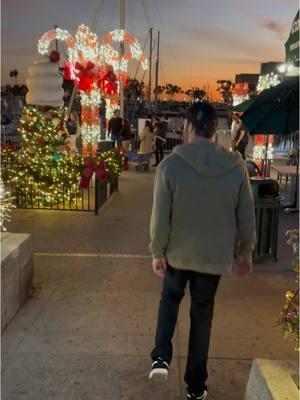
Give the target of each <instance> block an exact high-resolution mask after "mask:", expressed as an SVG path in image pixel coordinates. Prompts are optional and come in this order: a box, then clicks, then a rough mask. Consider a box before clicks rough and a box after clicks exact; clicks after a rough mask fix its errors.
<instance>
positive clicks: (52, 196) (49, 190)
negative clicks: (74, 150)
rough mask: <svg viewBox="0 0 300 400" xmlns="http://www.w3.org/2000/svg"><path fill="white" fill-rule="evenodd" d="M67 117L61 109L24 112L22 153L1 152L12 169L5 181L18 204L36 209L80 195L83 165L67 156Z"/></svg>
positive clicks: (77, 157) (21, 122)
mask: <svg viewBox="0 0 300 400" xmlns="http://www.w3.org/2000/svg"><path fill="white" fill-rule="evenodd" d="M64 116H65V110H64V109H62V108H54V107H48V108H43V109H42V108H41V107H35V106H27V107H25V108H24V109H23V112H22V115H21V119H20V126H19V132H20V134H21V135H22V137H23V146H22V149H21V150H20V151H18V152H16V151H9V150H5V151H3V152H2V160H3V163H4V165H5V166H8V167H9V168H7V170H6V174H7V177H6V179H7V180H8V181H9V182H10V183H11V184H12V185H13V187H14V194H15V197H16V199H17V201H18V203H20V202H21V203H24V204H26V203H27V202H29V201H31V202H32V204H33V206H36V207H39V206H40V205H42V206H44V207H47V206H50V205H51V204H61V203H62V202H64V201H69V202H70V201H72V200H73V199H74V197H75V196H76V195H77V193H78V183H79V178H80V173H81V171H82V168H83V161H82V159H81V157H79V156H78V155H71V154H69V153H68V146H67V144H66V142H65V140H66V138H67V136H68V134H67V132H66V131H65V128H64V122H65V121H64Z"/></svg>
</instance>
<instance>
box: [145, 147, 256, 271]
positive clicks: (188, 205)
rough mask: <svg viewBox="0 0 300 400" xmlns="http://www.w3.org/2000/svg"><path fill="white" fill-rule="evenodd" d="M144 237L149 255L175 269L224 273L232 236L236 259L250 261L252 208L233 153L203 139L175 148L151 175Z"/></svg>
mask: <svg viewBox="0 0 300 400" xmlns="http://www.w3.org/2000/svg"><path fill="white" fill-rule="evenodd" d="M150 236H151V243H150V251H151V253H152V256H153V257H154V258H160V257H162V256H165V257H166V259H167V261H168V263H169V265H171V266H172V267H174V268H178V269H187V270H193V271H198V272H203V273H211V274H223V273H225V272H228V271H230V270H231V266H232V261H233V253H234V247H235V243H237V242H236V239H237V237H238V239H239V240H238V248H237V253H238V255H244V256H249V257H251V253H252V250H253V247H254V243H255V215H254V204H253V198H252V192H251V188H250V183H249V178H248V174H247V169H246V165H245V163H244V161H243V160H242V159H241V156H240V155H239V153H230V152H228V151H227V150H224V149H221V148H220V147H218V146H217V145H215V143H213V142H211V141H208V140H206V139H204V140H203V141H202V142H201V143H199V144H184V145H180V146H177V147H175V149H174V150H173V153H172V154H171V155H170V156H168V157H166V158H165V159H164V160H163V161H162V162H161V164H160V165H159V166H158V168H157V171H156V177H155V184H154V200H153V209H152V216H151V223H150Z"/></svg>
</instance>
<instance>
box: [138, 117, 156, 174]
mask: <svg viewBox="0 0 300 400" xmlns="http://www.w3.org/2000/svg"><path fill="white" fill-rule="evenodd" d="M139 138H140V148H139V151H138V153H139V154H141V155H146V156H148V157H146V159H147V169H149V163H150V158H151V154H152V151H153V129H152V124H151V121H148V120H147V121H145V127H144V129H143V131H142V132H141V133H139Z"/></svg>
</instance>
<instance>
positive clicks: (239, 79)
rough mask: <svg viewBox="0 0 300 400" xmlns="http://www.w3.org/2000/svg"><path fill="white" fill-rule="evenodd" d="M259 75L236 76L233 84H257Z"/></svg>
mask: <svg viewBox="0 0 300 400" xmlns="http://www.w3.org/2000/svg"><path fill="white" fill-rule="evenodd" d="M258 79H259V74H238V75H236V76H235V83H252V84H254V85H257V84H258Z"/></svg>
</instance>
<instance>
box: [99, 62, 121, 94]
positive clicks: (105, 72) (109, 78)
mask: <svg viewBox="0 0 300 400" xmlns="http://www.w3.org/2000/svg"><path fill="white" fill-rule="evenodd" d="M98 87H99V89H101V90H102V91H103V92H104V93H106V94H108V95H115V94H117V92H118V84H117V76H116V74H115V73H114V70H113V67H112V66H111V65H106V66H104V67H102V68H101V69H100V73H99V80H98Z"/></svg>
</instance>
